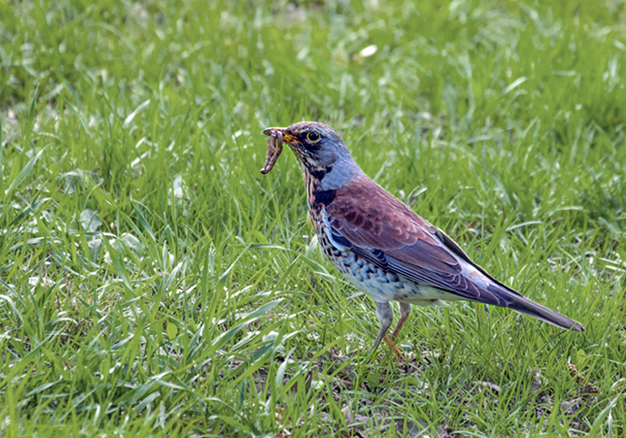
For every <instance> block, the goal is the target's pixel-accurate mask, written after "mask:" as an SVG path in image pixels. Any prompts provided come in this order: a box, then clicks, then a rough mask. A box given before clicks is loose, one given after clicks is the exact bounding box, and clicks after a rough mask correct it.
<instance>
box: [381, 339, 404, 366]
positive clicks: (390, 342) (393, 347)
mask: <svg viewBox="0 0 626 438" xmlns="http://www.w3.org/2000/svg"><path fill="white" fill-rule="evenodd" d="M385 342H386V343H387V345H389V346H390V347H391V351H392V352H393V355H394V356H396V357H397V358H398V359H400V360H404V355H403V354H402V351H401V350H400V349H399V348H398V347H397V346H396V344H395V342H393V340H391V339H390V338H389V336H385Z"/></svg>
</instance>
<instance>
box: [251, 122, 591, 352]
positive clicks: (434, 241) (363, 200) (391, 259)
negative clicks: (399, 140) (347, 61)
mask: <svg viewBox="0 0 626 438" xmlns="http://www.w3.org/2000/svg"><path fill="white" fill-rule="evenodd" d="M263 133H264V134H266V135H270V136H274V137H277V138H279V139H281V144H279V148H280V150H282V141H284V142H285V143H287V144H288V145H289V147H290V148H291V150H292V151H293V152H294V154H295V156H296V158H297V159H298V162H299V163H300V167H301V168H302V175H303V176H304V184H305V187H306V193H307V200H308V204H309V214H310V217H311V221H312V223H313V226H314V228H315V233H316V234H317V238H318V241H319V243H320V246H321V247H322V248H323V250H324V253H325V254H326V256H327V257H328V259H329V260H330V261H331V263H332V264H333V265H334V266H335V267H336V268H337V269H338V270H339V271H340V272H341V273H342V274H343V275H344V276H345V277H346V278H347V279H348V280H349V281H350V282H351V283H352V284H353V285H354V286H355V287H356V288H357V289H360V290H362V291H363V292H365V293H366V294H367V295H369V296H370V297H371V299H372V300H373V301H374V303H375V304H376V313H377V315H378V319H379V321H380V326H381V328H380V331H379V332H378V335H377V336H376V340H375V341H374V344H373V345H372V348H371V350H370V354H371V353H373V352H374V351H375V350H376V348H377V346H378V345H379V343H380V341H381V340H382V339H383V338H384V337H385V334H386V333H387V330H388V329H389V327H390V326H391V323H392V320H393V311H392V309H391V306H390V304H389V303H390V302H391V301H397V302H398V303H399V308H400V319H399V320H398V324H397V325H396V328H395V330H394V331H393V334H392V339H395V338H396V337H397V335H398V333H399V332H400V329H401V328H402V326H403V324H404V323H405V322H406V320H407V318H408V316H409V313H410V312H411V305H412V304H416V305H419V306H438V305H442V304H443V303H442V301H459V300H466V301H473V302H477V303H484V304H491V305H493V306H498V307H507V308H509V309H513V310H516V311H518V312H520V313H523V314H525V315H529V316H532V317H534V318H537V319H540V320H542V321H545V322H547V323H549V324H552V325H555V326H557V327H559V328H562V329H565V330H572V331H575V332H583V331H585V329H584V327H583V326H582V325H581V324H580V323H578V322H576V321H574V320H572V319H570V318H567V317H566V316H563V315H561V314H560V313H558V312H555V311H554V310H551V309H548V308H547V307H544V306H542V305H541V304H538V303H536V302H534V301H531V300H529V299H528V298H526V297H524V296H522V295H521V294H520V293H518V292H517V291H515V290H513V289H512V288H510V287H508V286H506V285H505V284H503V283H501V282H499V281H498V280H496V279H494V278H493V277H492V276H491V275H489V273H487V271H485V270H484V269H483V268H481V267H480V266H479V265H477V264H476V263H474V262H473V261H472V260H471V259H470V258H469V257H468V255H467V254H466V253H465V252H464V251H463V250H462V249H461V247H460V246H459V245H458V244H457V243H456V242H455V241H454V240H452V239H451V238H450V237H449V236H448V235H447V234H446V233H444V232H443V231H441V230H440V229H439V228H437V227H435V226H433V225H431V224H430V223H429V222H428V221H426V220H425V219H423V218H422V217H420V216H419V215H417V214H416V213H415V212H414V211H413V210H411V208H409V207H408V206H407V205H406V204H404V203H403V202H402V201H400V200H399V199H398V198H396V197H395V196H393V195H392V194H390V193H389V192H387V191H385V189H383V188H382V187H380V186H379V185H378V184H376V183H375V182H374V181H373V180H372V179H370V178H369V177H368V176H367V175H366V174H365V173H364V172H363V171H362V170H361V168H360V167H359V166H358V165H357V163H356V162H355V161H354V159H353V158H352V155H351V154H350V151H349V150H348V148H347V147H346V145H345V143H344V142H343V140H342V139H341V137H340V136H339V135H338V134H337V133H336V132H335V131H334V130H333V129H332V128H331V127H329V126H326V125H324V124H322V123H318V122H300V123H296V124H294V125H291V126H289V127H287V128H268V129H266V130H265V131H263ZM270 144H271V146H272V147H271V149H272V150H273V144H274V143H272V142H270ZM280 150H279V153H280ZM276 158H277V156H275V157H274V158H273V160H274V161H273V162H272V163H271V166H273V163H274V162H275V159H276ZM268 162H269V154H268ZM271 166H269V168H268V166H267V165H266V167H265V168H264V170H263V172H264V173H267V172H268V171H269V170H271Z"/></svg>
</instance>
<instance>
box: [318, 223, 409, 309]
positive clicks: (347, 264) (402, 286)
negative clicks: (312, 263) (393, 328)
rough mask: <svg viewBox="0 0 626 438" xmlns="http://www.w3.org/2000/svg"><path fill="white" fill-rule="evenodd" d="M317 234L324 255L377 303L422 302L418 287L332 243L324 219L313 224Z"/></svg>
mask: <svg viewBox="0 0 626 438" xmlns="http://www.w3.org/2000/svg"><path fill="white" fill-rule="evenodd" d="M314 225H315V231H316V233H317V238H318V240H319V243H320V245H321V247H322V248H323V249H324V253H325V254H326V256H327V257H328V259H329V260H330V261H331V262H332V264H333V265H335V267H336V268H337V269H339V271H340V272H341V273H342V274H343V275H344V276H345V277H346V278H347V279H348V280H350V282H351V283H352V284H353V285H354V286H356V287H357V288H358V289H360V290H362V291H363V292H365V293H366V294H368V295H369V296H370V297H371V298H372V299H373V300H374V301H376V302H382V303H386V302H389V301H405V302H415V301H419V300H420V296H421V293H420V288H419V286H418V285H417V284H416V283H414V282H412V281H409V280H407V279H405V278H402V277H401V276H399V275H398V274H396V273H394V272H389V271H385V270H383V269H382V268H380V267H378V266H376V265H374V264H373V263H371V262H369V261H368V260H366V259H364V258H362V257H359V256H358V255H357V254H356V253H354V252H353V251H351V250H342V248H338V247H337V246H335V245H334V244H333V242H332V241H331V239H329V238H328V233H326V230H325V227H326V224H324V222H323V221H322V220H319V221H314Z"/></svg>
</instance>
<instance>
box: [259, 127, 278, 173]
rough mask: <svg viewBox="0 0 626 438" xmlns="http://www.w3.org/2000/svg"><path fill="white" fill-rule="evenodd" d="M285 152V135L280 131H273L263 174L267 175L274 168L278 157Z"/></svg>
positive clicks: (268, 144)
mask: <svg viewBox="0 0 626 438" xmlns="http://www.w3.org/2000/svg"><path fill="white" fill-rule="evenodd" d="M282 151H283V133H282V132H280V131H273V132H272V135H270V139H269V140H268V142H267V158H266V159H265V166H263V169H261V173H262V174H263V175H265V174H266V173H268V172H269V171H270V170H272V168H273V167H274V164H276V160H277V159H278V156H279V155H280V153H281V152H282Z"/></svg>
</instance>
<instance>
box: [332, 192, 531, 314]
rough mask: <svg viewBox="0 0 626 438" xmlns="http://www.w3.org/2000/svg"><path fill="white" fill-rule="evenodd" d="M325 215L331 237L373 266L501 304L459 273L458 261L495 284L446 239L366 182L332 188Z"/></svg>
mask: <svg viewBox="0 0 626 438" xmlns="http://www.w3.org/2000/svg"><path fill="white" fill-rule="evenodd" d="M326 211H327V213H328V215H329V218H330V224H331V227H332V232H333V236H334V238H335V239H337V240H338V241H340V243H342V244H344V245H346V246H349V247H350V248H352V249H353V250H354V251H356V252H357V253H359V254H360V255H362V256H364V257H366V258H368V259H369V260H371V261H372V262H374V263H377V264H378V265H379V266H381V267H383V268H385V269H391V270H393V271H395V272H397V273H400V274H402V275H403V276H405V277H407V278H410V279H412V280H413V281H416V282H418V283H422V284H425V285H428V286H431V287H436V288H439V289H442V290H445V291H447V292H452V293H454V294H457V295H459V296H460V297H462V298H465V299H468V300H473V301H479V302H483V303H487V304H493V305H497V306H507V302H508V300H507V299H506V297H505V296H502V294H501V293H494V292H496V291H495V290H494V291H489V290H487V288H485V287H484V286H485V285H481V284H478V283H477V282H475V281H472V279H471V278H469V277H468V276H467V275H465V274H464V272H463V266H462V265H461V263H460V261H459V259H462V260H465V261H467V262H468V263H470V264H471V265H472V266H474V267H476V269H478V270H479V271H480V272H481V273H483V274H484V275H485V278H484V279H483V280H484V281H483V283H484V282H489V281H490V280H492V281H494V282H495V280H493V279H492V278H491V277H490V276H489V275H488V274H487V273H486V272H485V271H484V270H483V269H482V268H480V267H479V266H478V265H475V264H474V263H473V262H472V261H471V260H470V259H469V257H468V256H467V255H466V254H465V253H464V252H463V251H462V250H461V248H459V246H458V245H456V243H454V241H452V239H450V238H449V237H448V236H446V235H445V234H444V233H443V232H441V231H440V230H439V229H438V228H436V227H434V226H433V225H431V224H430V223H428V222H427V221H426V220H424V219H422V218H421V217H420V216H418V215H417V214H416V213H415V212H413V211H412V210H411V209H410V208H409V207H407V206H406V205H405V204H404V203H402V202H401V201H400V200H398V199H397V198H395V197H394V196H393V195H391V194H389V193H387V192H386V191H385V190H384V189H382V188H381V187H380V186H378V185H376V184H375V183H374V182H372V181H371V180H370V181H365V182H363V183H360V182H357V183H353V184H350V185H348V186H345V187H343V188H341V189H339V190H337V193H336V196H335V198H334V200H333V202H332V203H330V204H329V205H327V206H326ZM495 283H497V282H495ZM498 284H499V283H498ZM498 289H500V288H498ZM507 289H508V288H507ZM498 292H499V290H498ZM510 292H512V293H514V294H517V293H516V292H515V291H513V290H510ZM517 295H519V294H517Z"/></svg>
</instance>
